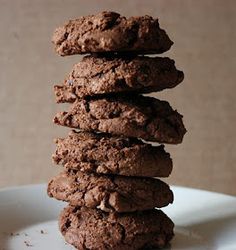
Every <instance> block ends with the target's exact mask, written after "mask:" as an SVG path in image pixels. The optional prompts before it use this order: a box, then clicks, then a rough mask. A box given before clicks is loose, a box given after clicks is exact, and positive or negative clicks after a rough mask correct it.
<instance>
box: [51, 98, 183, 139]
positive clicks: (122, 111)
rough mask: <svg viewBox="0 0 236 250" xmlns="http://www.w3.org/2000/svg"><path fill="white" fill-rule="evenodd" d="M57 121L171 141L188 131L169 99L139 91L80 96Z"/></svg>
mask: <svg viewBox="0 0 236 250" xmlns="http://www.w3.org/2000/svg"><path fill="white" fill-rule="evenodd" d="M54 123H56V124H59V125H62V126H68V127H71V128H78V129H81V130H85V131H97V132H104V133H110V134H114V135H123V136H125V137H137V138H142V139H144V140H147V141H156V142H160V143H171V144H178V143H181V142H182V139H183V136H184V134H185V132H186V130H185V127H184V125H183V122H182V116H181V115H180V114H179V113H178V112H177V111H174V110H173V109H172V108H171V107H170V105H169V103H168V102H165V101H160V100H158V99H155V98H152V97H144V96H138V95H137V96H135V95H132V97H131V96H125V97H110V98H102V99H93V100H78V101H76V102H74V103H73V104H72V105H71V108H70V109H69V111H68V112H61V113H58V114H57V115H56V117H55V118H54Z"/></svg>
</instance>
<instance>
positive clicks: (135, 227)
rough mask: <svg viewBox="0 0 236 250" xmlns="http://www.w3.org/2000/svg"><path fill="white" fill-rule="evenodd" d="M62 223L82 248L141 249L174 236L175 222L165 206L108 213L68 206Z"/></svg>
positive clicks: (67, 234) (64, 231) (67, 237)
mask: <svg viewBox="0 0 236 250" xmlns="http://www.w3.org/2000/svg"><path fill="white" fill-rule="evenodd" d="M59 227H60V231H61V232H62V234H63V236H64V237H65V240H66V241H67V242H68V243H69V244H72V245H73V246H74V247H76V248H77V249H79V250H84V249H88V250H89V249H92V250H107V249H112V250H137V249H157V248H158V249H159V248H163V247H165V246H166V245H167V244H168V243H169V242H170V240H171V239H172V238H173V235H174V233H173V227H174V224H173V222H172V221H171V220H170V218H168V217H167V216H166V215H165V214H164V213H163V212H162V211H161V210H156V209H153V210H148V211H143V212H134V213H123V214H114V213H109V214H108V213H105V212H102V211H101V210H96V209H88V208H85V207H81V208H79V207H72V206H68V207H67V208H65V209H64V211H63V212H62V213H61V216H60V219H59Z"/></svg>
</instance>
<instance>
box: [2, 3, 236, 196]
mask: <svg viewBox="0 0 236 250" xmlns="http://www.w3.org/2000/svg"><path fill="white" fill-rule="evenodd" d="M0 3H1V8H0V16H1V22H0V32H1V34H4V35H2V36H1V39H0V110H1V119H0V128H1V129H0V138H1V140H0V171H1V174H0V187H6V186H12V185H14V186H16V185H22V184H29V183H40V182H46V181H47V180H48V179H50V177H51V176H53V175H55V174H56V173H57V172H58V171H60V170H61V168H59V167H55V166H53V164H52V163H51V154H52V152H53V150H54V145H53V138H56V137H62V136H64V135H65V134H66V133H68V129H66V128H59V127H56V126H55V125H53V124H52V122H51V121H52V118H53V116H54V114H55V113H56V111H58V110H63V109H65V108H66V107H65V105H56V104H55V101H54V96H53V93H52V86H53V84H54V83H60V82H62V81H63V79H64V77H65V75H67V74H68V72H69V71H70V69H71V67H72V65H73V64H74V63H76V62H78V61H79V60H80V59H81V57H80V56H71V57H63V58H62V57H59V56H57V55H56V54H55V53H54V52H53V48H52V45H51V43H50V39H51V35H52V32H53V30H54V28H55V27H57V26H58V25H60V24H62V23H63V22H64V21H65V20H68V19H69V18H74V17H77V16H81V15H87V14H92V13H96V12H98V11H100V10H115V11H117V12H120V13H122V14H124V15H128V16H130V15H144V14H149V15H152V16H155V17H159V20H160V25H161V27H163V28H164V29H166V31H167V33H168V34H169V35H170V37H171V39H172V40H173V41H174V42H175V44H174V46H173V47H172V49H171V50H170V51H169V52H168V53H166V54H164V55H163V56H169V57H171V58H173V59H175V61H176V65H177V67H178V68H179V69H183V70H184V72H185V81H184V82H183V83H182V84H180V85H179V86H178V87H176V88H175V89H171V90H166V91H163V92H161V93H155V94H154V95H153V96H155V97H158V98H160V99H166V100H168V101H169V102H170V103H171V105H172V106H173V108H174V109H177V110H178V111H179V112H180V113H181V114H183V115H184V123H185V125H186V128H187V130H188V133H187V134H186V136H185V138H184V141H183V143H182V144H181V145H177V146H171V145H168V146H167V147H166V148H167V150H168V151H169V152H170V153H171V156H172V158H173V162H174V170H173V173H172V175H171V177H170V178H169V179H166V181H167V182H169V183H171V184H177V185H182V186H190V187H195V188H202V189H207V190H213V191H218V192H224V193H228V194H233V195H235V194H236V188H235V183H236V171H235V170H236V166H235V162H236V154H235V152H236V133H235V127H236V113H235V110H236V102H235V91H236V84H235V65H236V47H235V40H236V30H235V27H236V15H235V9H236V2H235V1H233V0H228V1H221V0H206V1H194V0H169V1H165V0H153V1H150V0H147V1H141V0H130V1H124V0H123V1H108V0H104V1H94V0H91V1H84V0H82V1H77V0H69V1H66V2H65V1H63V0H50V1H48V0H41V1H30V0H21V1H15V2H14V4H12V2H11V1H7V0H0Z"/></svg>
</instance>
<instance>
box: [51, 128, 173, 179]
mask: <svg viewBox="0 0 236 250" xmlns="http://www.w3.org/2000/svg"><path fill="white" fill-rule="evenodd" d="M55 142H56V146H57V148H56V151H55V153H54V154H53V161H54V162H55V163H56V164H62V165H64V166H65V167H66V168H69V169H75V170H79V171H82V172H94V173H99V174H117V175H126V176H146V177H168V176H169V175H170V173H171V171H172V166H173V164H172V160H171V158H170V154H169V153H166V152H165V150H164V146H163V145H161V146H155V147H154V146H152V145H151V144H147V143H143V142H142V141H141V140H139V139H136V138H125V137H117V136H111V135H108V134H102V133H101V134H95V133H92V132H91V133H89V132H75V131H71V132H70V133H69V135H68V136H67V137H66V138H64V139H63V138H58V139H56V141H55Z"/></svg>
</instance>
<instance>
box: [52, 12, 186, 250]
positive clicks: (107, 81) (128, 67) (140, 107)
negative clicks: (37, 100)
mask: <svg viewBox="0 0 236 250" xmlns="http://www.w3.org/2000/svg"><path fill="white" fill-rule="evenodd" d="M53 43H54V44H55V48H56V51H57V53H58V54H60V55H62V56H67V55H73V54H84V53H89V54H90V55H88V56H85V57H84V58H83V59H82V61H81V62H79V63H77V64H76V65H74V67H73V69H72V71H71V72H70V73H69V75H68V76H67V77H66V79H65V81H64V83H63V84H60V85H56V86H55V87H54V90H55V94H56V101H57V102H58V103H64V102H66V103H71V105H70V107H69V110H68V111H66V112H61V113H58V114H57V115H56V116H55V118H54V123H55V124H58V125H62V126H67V127H70V128H74V129H77V131H75V130H72V131H70V132H69V135H68V136H67V137H66V138H59V139H57V140H56V152H55V154H54V155H53V160H54V162H55V163H56V164H61V165H63V166H64V171H63V172H62V173H60V174H59V175H58V176H56V177H55V178H53V179H52V180H51V181H50V183H49V185H48V194H49V196H51V197H54V198H56V199H58V200H62V201H66V202H68V203H69V205H68V207H66V208H65V209H64V211H63V212H62V213H61V216H60V219H59V225H60V231H61V233H62V234H63V236H64V237H65V240H66V241H67V242H68V243H70V244H72V245H73V246H75V247H76V248H77V249H100V250H101V249H113V250H114V249H116V250H118V249H122V250H125V249H150V248H154V249H155V248H161V247H164V246H166V245H167V244H168V243H169V241H170V240H171V239H172V237H173V227H174V224H173V222H172V221H171V220H170V219H169V218H168V217H167V216H166V215H165V214H164V213H163V212H162V211H161V210H159V209H156V208H161V207H164V206H167V205H168V204H170V203H172V202H173V193H172V191H171V190H170V188H169V186H168V185H167V184H166V183H164V182H163V181H161V180H159V179H155V178H153V177H168V176H169V175H170V173H171V171H172V160H171V158H170V155H169V153H167V152H166V151H165V149H164V146H163V145H159V146H152V145H151V144H149V143H146V142H144V141H143V140H145V141H151V142H158V143H160V144H163V143H169V144H178V143H181V142H182V139H183V136H184V134H185V132H186V130H185V127H184V125H183V122H182V116H181V115H180V114H179V113H178V112H177V111H175V110H173V109H172V108H171V106H170V105H169V104H168V102H166V101H161V100H158V99H155V98H152V97H145V96H142V95H141V94H142V93H150V92H153V91H160V90H163V89H166V88H173V87H175V86H176V85H178V84H179V83H180V82H182V80H183V78H184V75H183V72H182V71H179V70H177V69H176V67H175V63H174V61H173V60H171V59H169V58H163V57H147V56H144V54H158V53H162V52H165V51H167V50H169V49H170V47H171V45H172V44H173V42H172V41H171V40H170V39H169V37H168V36H167V34H166V33H165V31H164V30H162V29H161V28H160V27H159V23H158V20H157V19H153V18H152V17H150V16H142V17H131V18H125V17H123V16H120V15H119V14H117V13H114V12H102V13H99V14H97V15H90V16H86V17H81V18H79V19H76V20H71V21H69V22H68V23H66V24H65V25H64V26H62V27H59V28H57V29H56V31H55V33H54V36H53Z"/></svg>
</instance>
